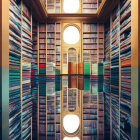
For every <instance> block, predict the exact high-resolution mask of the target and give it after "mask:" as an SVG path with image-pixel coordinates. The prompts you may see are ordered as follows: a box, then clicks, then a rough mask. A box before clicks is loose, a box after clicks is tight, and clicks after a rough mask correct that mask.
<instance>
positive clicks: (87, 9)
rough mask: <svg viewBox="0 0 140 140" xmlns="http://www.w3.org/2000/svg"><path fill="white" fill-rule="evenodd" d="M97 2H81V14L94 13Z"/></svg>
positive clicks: (87, 0) (94, 0) (91, 0)
mask: <svg viewBox="0 0 140 140" xmlns="http://www.w3.org/2000/svg"><path fill="white" fill-rule="evenodd" d="M96 11H97V0H83V5H82V12H83V13H96Z"/></svg>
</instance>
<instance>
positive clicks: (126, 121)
mask: <svg viewBox="0 0 140 140" xmlns="http://www.w3.org/2000/svg"><path fill="white" fill-rule="evenodd" d="M120 58H121V99H120V124H121V126H120V138H121V139H131V0H121V1H120Z"/></svg>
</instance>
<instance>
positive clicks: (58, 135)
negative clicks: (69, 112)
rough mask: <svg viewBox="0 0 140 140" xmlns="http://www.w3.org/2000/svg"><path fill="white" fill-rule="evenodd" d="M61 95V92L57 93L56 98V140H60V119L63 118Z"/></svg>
mask: <svg viewBox="0 0 140 140" xmlns="http://www.w3.org/2000/svg"><path fill="white" fill-rule="evenodd" d="M57 84H58V83H57ZM60 98H61V95H60V91H56V96H55V100H56V119H55V120H56V122H55V125H56V126H55V130H56V139H57V140H60V126H61V124H60V118H61V114H60V113H61V99H60Z"/></svg>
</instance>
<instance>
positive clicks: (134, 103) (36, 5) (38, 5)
mask: <svg viewBox="0 0 140 140" xmlns="http://www.w3.org/2000/svg"><path fill="white" fill-rule="evenodd" d="M11 1H12V0H11ZM24 2H25V4H27V3H28V4H27V5H30V6H31V5H32V14H33V15H35V16H34V17H37V18H36V19H37V20H38V22H39V24H40V23H41V21H42V20H44V19H45V20H46V19H47V16H48V17H49V18H53V16H54V18H55V20H56V19H57V18H59V17H60V19H62V24H63V22H64V21H63V20H64V19H65V18H67V17H68V16H69V17H68V18H67V19H70V18H71V17H72V18H73V19H78V20H79V18H81V17H82V16H84V18H89V17H90V18H92V19H94V17H95V18H96V19H98V21H100V22H101V19H102V20H103V21H106V18H103V17H108V16H106V15H107V14H108V13H109V14H108V15H110V13H111V18H110V20H111V22H110V24H111V29H110V32H111V33H110V38H111V39H110V41H111V42H113V35H111V34H112V31H113V29H114V28H113V27H115V26H116V25H115V26H114V24H113V22H112V20H113V19H112V16H113V15H112V12H110V11H112V9H114V6H115V5H116V3H117V1H115V3H112V2H111V1H110V0H103V1H102V3H101V4H100V6H99V3H98V6H99V9H98V11H97V13H95V14H51V13H50V14H48V15H47V10H46V7H45V4H44V3H43V1H39V0H35V1H33V0H31V1H30V2H29V1H27V0H25V1H24ZM44 2H45V3H46V1H44ZM110 2H111V4H110V5H109V3H110ZM4 4H8V1H5V2H1V6H3V5H4ZM54 5H55V4H54ZM55 7H57V6H56V5H55ZM2 8H3V7H2ZM2 8H1V9H2ZM16 8H18V6H16ZM106 8H108V10H106ZM138 8H139V3H138V0H136V1H132V10H131V11H132V16H131V17H132V18H131V20H132V26H131V30H132V34H131V43H132V44H131V46H132V47H131V51H132V54H131V57H132V58H131V60H130V59H128V60H129V61H127V62H126V61H125V59H124V58H122V56H121V55H122V53H121V52H122V49H121V47H122V45H121V42H123V41H124V39H122V38H121V37H119V43H118V44H119V51H118V52H119V94H118V95H115V93H112V91H111V96H110V99H108V101H109V100H110V104H111V103H112V102H111V99H112V101H115V100H116V102H117V104H118V103H119V111H120V112H119V119H120V117H121V113H123V114H125V115H128V116H131V121H132V124H133V126H132V127H131V128H132V129H131V132H132V138H133V137H135V138H136V139H138V136H137V134H136V133H138V124H139V120H138V116H139V113H138V105H139V96H138V93H139V88H138V86H139V77H138V71H139V54H138V53H139V49H138V48H139V40H138V37H139V25H140V24H139V13H138V12H139V10H138ZM38 9H39V10H38ZM60 9H61V8H60ZM120 9H121V5H120V7H119V12H120V15H119V34H121V35H123V34H124V33H126V31H127V33H128V32H130V26H129V27H126V28H124V27H123V25H121V24H122V23H123V21H124V20H125V19H127V18H128V17H129V14H130V12H128V13H127V14H124V15H123V12H122V11H123V10H122V11H121V10H120ZM22 10H23V7H22ZM22 10H21V19H20V23H21V26H22V24H23V21H24V22H25V23H27V25H28V26H29V27H30V31H28V30H26V29H25V27H23V28H22V29H21V31H19V32H20V34H21V39H20V41H19V42H20V43H19V44H20V46H21V50H20V53H19V56H20V58H22V59H21V63H20V65H21V68H20V83H21V84H20V89H21V91H20V95H21V96H20V97H21V101H22V100H23V92H24V91H22V89H23V85H24V84H23V81H22V80H23V78H24V77H23V73H24V70H23V67H24V66H25V65H24V63H28V64H29V67H30V64H31V61H29V59H31V57H28V58H29V59H28V60H27V59H26V57H27V56H26V55H25V54H24V53H23V51H26V52H32V49H30V48H31V44H32V43H31V42H30V41H32V40H33V38H32V32H34V31H33V30H34V29H33V28H32V14H31V15H28V14H27V15H26V12H24V11H22ZM30 10H31V9H30ZM105 10H106V11H105ZM2 11H3V12H2V14H4V16H2V20H1V22H0V23H1V26H2V28H1V30H2V32H1V36H0V39H1V40H0V42H1V46H2V48H1V52H2V55H1V56H2V60H1V61H0V62H1V66H2V70H3V69H4V68H3V67H6V68H7V67H8V66H7V64H8V60H9V59H8V52H7V49H6V48H3V46H9V45H8V44H9V43H7V44H6V42H9V41H7V39H8V33H9V31H8V30H9V27H8V26H9V25H8V23H9V22H8V21H7V18H4V19H3V17H5V15H6V17H9V16H8V12H7V11H6V10H5V9H2ZM8 11H9V10H8ZM37 11H38V12H39V13H38V12H37ZM36 12H37V13H36ZM5 13H6V14H5ZM15 16H16V17H17V18H20V15H17V14H15ZM62 16H64V17H62ZM121 16H122V18H121ZM123 16H124V17H123ZM70 22H71V21H70ZM44 23H45V22H44ZM67 23H68V20H67ZM101 23H102V22H101ZM101 23H98V25H99V24H101ZM39 24H38V29H37V30H38V32H37V34H38V35H37V64H36V65H37V67H38V69H39V60H40V53H39V51H40V50H43V53H44V55H46V56H45V58H41V59H43V60H44V62H45V63H46V62H47V59H46V58H47V55H55V60H54V62H55V63H56V62H57V60H56V55H59V54H61V52H62V48H61V51H60V53H57V51H56V46H57V45H58V44H57V43H56V41H57V40H59V39H60V40H62V38H59V37H58V38H59V39H57V37H53V38H52V39H55V43H54V45H55V49H53V50H54V52H53V53H50V54H49V51H50V50H51V49H49V48H47V47H48V45H49V42H47V41H46V40H47V39H48V38H49V37H48V36H47V35H48V33H49V32H47V25H46V23H45V28H46V29H45V31H44V32H40V31H39ZM53 24H55V28H56V24H57V22H54V23H53ZM80 24H81V21H80ZM3 26H4V27H3ZM81 26H82V25H81ZM61 27H62V28H61V31H62V30H63V28H64V26H61ZM3 29H6V31H4V32H3ZM61 31H58V32H57V31H56V29H55V30H54V31H53V32H54V34H55V35H56V36H57V34H59V33H60V32H61ZM23 32H25V33H26V34H27V36H26V35H24V34H23ZM43 33H45V34H46V35H45V37H40V36H39V35H40V34H43ZM82 33H83V32H82ZM85 33H86V32H85ZM101 34H104V32H102V33H101ZM10 35H11V33H10ZM3 36H4V37H3ZM82 36H83V35H82ZM99 36H100V34H99V33H98V37H97V38H98V39H100V37H99ZM60 37H62V35H60ZM4 38H6V39H4ZM88 38H89V37H87V39H88ZM24 39H29V40H30V41H29V42H30V43H29V44H30V45H27V46H24V45H23V44H22V43H23V41H24ZM39 39H46V40H45V43H43V44H45V49H40V48H39V46H40V44H41V43H40V42H39ZM50 39H51V37H50ZM83 39H84V36H83V37H82V41H81V42H83V43H84V41H83ZM85 39H86V38H85ZM101 39H103V37H101ZM98 43H99V42H98ZM87 44H90V43H87ZM101 44H102V45H104V43H101ZM50 45H51V43H50ZM110 46H111V47H110V48H113V45H112V44H111V43H110ZM46 48H47V49H46ZM5 49H6V50H5ZM99 49H100V48H99ZM9 50H10V49H9ZM83 50H84V49H83ZM83 50H81V52H83ZM86 50H87V51H89V50H90V49H86ZM108 51H109V52H110V58H108V59H109V61H110V62H111V59H112V58H113V53H112V49H110V50H108ZM5 52H6V53H5ZM111 53H112V54H111ZM3 54H4V55H3ZM5 54H6V55H5ZM65 54H67V52H66V53H65ZM81 54H82V53H81ZM97 55H98V56H99V50H98V53H97ZM101 55H104V54H103V53H101ZM105 55H106V54H105ZM62 56H63V55H62ZM41 57H42V56H41ZM43 57H44V56H43ZM81 58H82V57H81ZM23 59H24V60H23ZM25 59H26V60H25ZM61 59H62V58H61V57H60V60H61ZM58 62H60V64H61V63H62V61H59V59H58ZM98 62H102V60H99V57H98ZM110 62H109V64H108V65H106V66H107V67H106V68H107V69H108V67H109V68H111V67H112V66H113V65H112V63H110ZM130 62H131V66H132V67H131V75H129V76H132V79H130V82H129V84H130V83H131V88H127V90H128V89H129V90H130V89H131V92H132V93H134V94H133V95H131V98H132V100H131V102H129V101H128V100H126V99H124V97H122V95H123V94H122V93H121V91H122V90H124V88H123V85H122V84H123V82H124V79H123V78H122V77H121V76H122V75H123V71H122V70H123V69H124V68H125V67H127V66H126V65H127V64H130ZM105 63H107V61H106V62H105ZM8 65H11V64H8ZM58 66H60V67H61V68H60V69H62V65H58ZM7 71H8V70H7ZM28 72H29V73H30V70H29V71H28ZM7 73H8V72H7ZM109 73H110V72H109ZM2 75H4V72H3V71H2ZM108 76H110V75H106V76H105V77H104V78H107V77H108ZM3 78H4V77H2V80H3ZM111 78H112V77H110V79H111ZM4 81H6V82H7V81H8V78H7V77H6V80H5V79H4ZM6 82H5V83H6ZM7 83H8V82H7ZM3 86H4V85H3V84H2V87H3ZM6 86H7V87H8V85H6ZM29 88H31V86H29ZM7 89H9V88H7ZM7 89H5V88H4V92H5V93H8V91H7ZM105 92H106V91H105ZM38 95H39V91H38ZM107 96H108V95H107ZM116 98H117V99H116ZM6 99H7V97H6ZM3 100H5V99H3ZM122 102H124V103H126V104H128V105H129V104H130V105H131V114H129V113H128V112H125V110H124V109H123V108H121V106H122V105H121V103H122ZM22 103H23V102H21V104H22ZM38 105H39V101H38ZM22 107H23V106H22V105H21V108H22ZM112 107H113V105H111V108H112ZM110 112H111V111H110ZM21 113H22V112H21ZM38 114H39V112H38ZM134 114H135V115H134ZM5 116H7V115H5ZM22 118H23V117H21V120H22ZM5 119H7V118H5ZM30 119H31V120H32V118H30ZM120 121H121V120H119V124H121V122H120ZM31 122H32V121H31ZM111 122H113V119H112V118H111ZM4 123H5V124H7V123H6V122H5V121H4ZM23 123H28V121H26V120H25V121H24V122H23ZM38 123H39V120H38ZM21 125H22V123H21ZM30 126H31V124H30V123H29V127H30ZM112 129H113V128H111V130H110V131H112ZM21 131H22V129H21ZM21 133H22V132H21ZM113 133H115V134H116V135H118V136H119V137H120V136H121V133H122V134H124V132H123V131H122V130H121V128H119V134H118V133H117V132H116V131H115V130H113ZM133 134H135V135H133ZM112 135H113V134H111V138H112ZM124 135H125V136H126V134H124ZM7 136H8V134H7ZM31 137H32V136H31ZM4 139H7V138H4Z"/></svg>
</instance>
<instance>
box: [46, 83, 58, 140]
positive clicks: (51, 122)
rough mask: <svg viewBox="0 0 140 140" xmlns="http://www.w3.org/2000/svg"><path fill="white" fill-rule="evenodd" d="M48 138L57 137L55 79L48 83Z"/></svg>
mask: <svg viewBox="0 0 140 140" xmlns="http://www.w3.org/2000/svg"><path fill="white" fill-rule="evenodd" d="M46 95H47V139H55V106H56V105H55V81H52V82H47V83H46Z"/></svg>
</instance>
